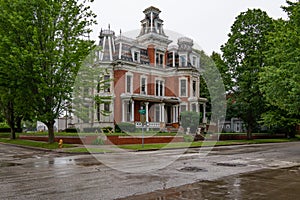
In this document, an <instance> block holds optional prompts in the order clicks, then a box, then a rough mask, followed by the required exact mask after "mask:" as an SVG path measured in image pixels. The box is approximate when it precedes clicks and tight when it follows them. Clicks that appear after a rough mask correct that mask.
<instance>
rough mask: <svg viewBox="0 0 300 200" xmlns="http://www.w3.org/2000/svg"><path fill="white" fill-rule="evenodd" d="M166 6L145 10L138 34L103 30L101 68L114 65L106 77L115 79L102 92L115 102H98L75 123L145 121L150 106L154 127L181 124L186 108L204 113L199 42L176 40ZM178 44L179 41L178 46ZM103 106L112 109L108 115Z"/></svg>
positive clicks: (83, 125)
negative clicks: (166, 22) (164, 14)
mask: <svg viewBox="0 0 300 200" xmlns="http://www.w3.org/2000/svg"><path fill="white" fill-rule="evenodd" d="M160 12H161V11H160V10H159V9H157V8H155V7H149V8H147V9H145V10H144V14H145V18H144V19H143V20H142V21H141V31H140V34H139V35H138V36H137V37H136V38H134V39H133V38H128V37H125V36H123V35H122V33H121V32H120V35H119V36H115V32H114V31H112V30H110V29H108V30H101V32H100V36H99V38H100V42H99V46H100V47H101V49H102V50H101V52H99V55H98V59H99V67H101V68H106V69H108V72H109V73H108V74H107V75H106V76H105V77H104V79H112V80H113V81H112V82H111V84H110V85H109V87H108V88H106V89H105V90H102V91H97V90H96V89H93V92H94V93H97V94H99V95H100V96H104V95H106V96H109V95H112V96H113V101H112V102H107V103H105V104H103V105H100V106H97V105H94V106H93V107H94V111H93V112H92V113H91V114H90V120H89V121H83V120H80V119H75V120H74V122H75V125H76V126H77V127H79V128H80V129H82V128H87V127H105V126H111V127H114V125H115V124H118V123H120V122H130V123H136V122H140V121H141V115H140V113H139V110H145V113H144V116H145V121H146V122H149V124H150V125H151V127H158V128H161V129H163V128H168V127H174V128H178V127H179V120H180V119H179V116H180V112H183V111H195V112H200V111H201V112H203V116H204V117H203V121H204V122H206V118H205V112H206V110H205V105H206V102H207V99H205V98H200V91H199V90H200V54H199V53H197V51H195V50H194V43H193V40H192V39H190V38H187V37H181V38H178V40H177V41H172V40H170V39H169V37H168V36H167V35H166V34H165V32H164V29H163V20H161V19H160V18H159V14H160ZM172 42H173V44H172ZM174 43H175V44H174ZM100 110H106V111H111V114H110V115H109V116H103V115H101V113H100Z"/></svg>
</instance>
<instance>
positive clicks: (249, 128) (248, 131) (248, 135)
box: [247, 126, 252, 140]
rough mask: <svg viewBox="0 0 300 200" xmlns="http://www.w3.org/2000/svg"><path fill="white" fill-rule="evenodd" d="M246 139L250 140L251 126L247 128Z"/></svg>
mask: <svg viewBox="0 0 300 200" xmlns="http://www.w3.org/2000/svg"><path fill="white" fill-rule="evenodd" d="M247 140H252V126H249V127H248V129H247Z"/></svg>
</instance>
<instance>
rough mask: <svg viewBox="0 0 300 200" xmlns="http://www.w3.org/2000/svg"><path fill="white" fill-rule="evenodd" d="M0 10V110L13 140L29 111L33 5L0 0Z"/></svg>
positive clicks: (31, 82)
mask: <svg viewBox="0 0 300 200" xmlns="http://www.w3.org/2000/svg"><path fill="white" fill-rule="evenodd" d="M0 5H1V9H2V11H1V13H0V109H1V111H2V113H3V114H4V117H5V119H6V121H7V123H8V124H9V126H10V128H11V138H12V139H15V137H16V136H15V131H16V128H18V129H20V128H21V120H22V119H23V118H24V117H25V118H28V117H29V116H30V115H31V113H32V106H31V105H32V104H31V103H32V98H31V96H32V95H31V88H32V85H33V83H35V82H36V80H35V79H34V77H31V74H32V73H33V63H34V57H33V54H32V52H33V48H32V44H33V38H32V37H33V27H32V21H33V15H32V4H31V2H26V1H13V2H8V1H4V0H1V1H0Z"/></svg>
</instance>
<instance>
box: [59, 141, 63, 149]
mask: <svg viewBox="0 0 300 200" xmlns="http://www.w3.org/2000/svg"><path fill="white" fill-rule="evenodd" d="M63 143H64V142H63V140H62V139H60V140H59V142H58V148H60V149H61V148H62V147H63Z"/></svg>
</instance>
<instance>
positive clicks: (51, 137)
mask: <svg viewBox="0 0 300 200" xmlns="http://www.w3.org/2000/svg"><path fill="white" fill-rule="evenodd" d="M54 123H55V121H54V120H53V121H50V122H48V123H45V124H46V126H47V128H48V142H49V143H53V142H54V139H55V138H54V127H53V126H54Z"/></svg>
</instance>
